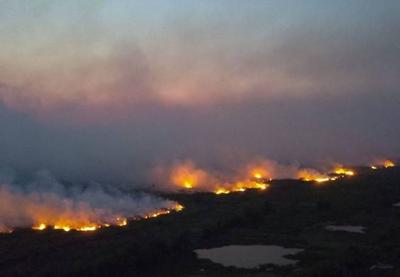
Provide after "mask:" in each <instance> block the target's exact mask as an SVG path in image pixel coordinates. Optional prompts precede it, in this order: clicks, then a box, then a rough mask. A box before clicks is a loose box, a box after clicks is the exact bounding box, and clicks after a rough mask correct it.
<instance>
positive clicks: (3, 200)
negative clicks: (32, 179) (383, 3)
mask: <svg viewBox="0 0 400 277" xmlns="http://www.w3.org/2000/svg"><path fill="white" fill-rule="evenodd" d="M48 181H49V180H47V184H46V181H44V182H36V183H34V184H29V185H27V186H21V185H18V184H14V185H0V232H2V233H9V232H12V231H13V230H14V229H15V228H32V229H33V230H37V231H42V230H46V229H54V230H63V231H66V232H68V231H82V232H90V231H95V230H97V229H99V228H106V227H110V226H119V227H123V226H126V225H127V224H128V221H129V220H139V219H146V218H153V217H157V216H160V215H164V214H168V213H171V212H172V211H176V212H178V211H181V210H182V209H183V206H181V205H179V204H178V203H176V202H173V201H168V200H164V199H162V198H160V197H156V196H153V195H150V194H148V193H131V194H128V193H123V192H121V191H119V190H116V189H115V188H104V187H101V186H99V185H92V186H89V187H86V188H82V187H76V186H75V187H65V186H63V185H62V184H60V183H58V182H55V181H54V180H51V182H48Z"/></svg>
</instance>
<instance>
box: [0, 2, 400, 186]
mask: <svg viewBox="0 0 400 277" xmlns="http://www.w3.org/2000/svg"><path fill="white" fill-rule="evenodd" d="M399 34H400V1H398V0H382V1H374V0H358V1H357V0H347V1H345V0H337V1H321V0H309V1H307V0H301V1H299V0H293V1H286V0H276V1H268V0H248V1H244V0H242V1H237V0H214V1H211V0H185V1H184V0H181V1H179V0H174V1H173V0H159V1H157V0H152V1H141V0H137V1H122V0H121V1H118V0H114V1H111V0H110V1H98V0H87V1H79V0H70V1H61V0H60V1H45V0H37V1H31V0H25V1H22V0H0V38H1V43H0V168H5V167H7V168H12V169H15V170H22V171H24V170H27V171H37V170H41V169H46V170H49V171H51V172H53V173H54V174H55V175H56V176H60V177H61V178H66V179H68V178H70V179H72V180H75V179H83V180H93V179H94V180H118V181H121V180H122V181H145V180H146V176H147V175H146V174H147V172H148V170H150V169H151V168H152V167H153V166H155V165H157V164H159V163H170V162H171V163H172V162H175V161H179V160H189V159H190V160H193V161H195V162H197V163H199V164H202V165H203V166H205V167H223V166H224V165H226V164H231V163H235V162H240V161H243V160H246V159H251V158H253V157H262V158H266V159H272V160H276V161H279V162H282V163H293V162H297V163H305V164H307V165H315V164H319V163H323V162H342V163H368V162H369V161H371V160H373V159H376V158H380V157H388V158H392V159H397V158H398V157H399V153H400V128H399V126H398V124H399V121H400V91H399V87H400V78H399V76H400V35H399Z"/></svg>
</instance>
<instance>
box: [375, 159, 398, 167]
mask: <svg viewBox="0 0 400 277" xmlns="http://www.w3.org/2000/svg"><path fill="white" fill-rule="evenodd" d="M395 166H396V164H395V163H394V162H393V161H391V160H380V161H378V162H376V164H374V165H372V166H371V169H378V168H379V167H383V168H390V167H395Z"/></svg>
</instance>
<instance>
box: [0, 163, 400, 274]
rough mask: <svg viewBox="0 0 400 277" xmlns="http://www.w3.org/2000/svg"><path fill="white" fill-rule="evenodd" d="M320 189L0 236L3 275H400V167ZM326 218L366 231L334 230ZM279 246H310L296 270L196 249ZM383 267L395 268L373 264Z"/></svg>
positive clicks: (202, 201)
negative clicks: (224, 260)
mask: <svg viewBox="0 0 400 277" xmlns="http://www.w3.org/2000/svg"><path fill="white" fill-rule="evenodd" d="M357 171H358V172H359V174H358V175H357V176H355V177H351V178H344V179H340V180H337V181H334V182H330V183H326V184H323V185H314V184H312V183H305V182H300V181H293V180H287V181H283V180H282V181H273V182H272V183H271V187H270V188H269V189H268V190H267V191H247V192H243V193H234V194H229V195H222V196H217V195H214V194H209V193H198V194H191V195H189V194H174V195H167V197H169V198H171V199H174V200H177V201H178V202H180V203H181V204H183V205H184V206H185V207H186V209H185V210H184V211H182V212H181V213H174V214H171V215H168V216H162V217H159V218H154V219H149V220H145V221H135V222H130V223H129V225H128V226H127V227H125V228H106V229H102V230H99V231H97V232H94V233H78V232H69V233H65V232H62V231H54V230H47V231H42V232H34V231H31V230H17V231H16V232H14V233H13V234H2V235H0V276H257V277H258V276H296V277H300V276H321V277H329V276H343V277H344V276H346V277H352V276H362V277H366V276H400V220H399V219H400V207H398V208H396V207H394V206H393V204H394V203H397V202H400V168H388V169H380V170H370V169H367V168H364V169H363V168H359V169H357ZM329 224H350V225H362V226H365V227H367V232H366V234H355V233H347V232H329V231H326V230H325V229H324V227H325V226H326V225H329ZM230 244H240V245H250V244H273V245H282V246H286V247H292V248H304V249H305V251H304V252H302V253H300V254H298V255H296V256H295V257H294V258H296V259H297V260H299V262H298V264H297V265H296V266H286V267H273V266H268V265H265V266H262V267H260V268H259V269H254V270H244V269H236V268H234V267H230V268H224V267H222V266H220V265H217V264H214V263H212V262H210V261H207V260H198V259H197V257H196V255H195V254H194V253H193V250H194V249H198V248H209V247H218V246H223V245H230ZM378 263H381V264H390V265H393V266H394V268H391V269H390V268H389V269H379V268H375V269H371V267H372V266H373V265H376V264H378Z"/></svg>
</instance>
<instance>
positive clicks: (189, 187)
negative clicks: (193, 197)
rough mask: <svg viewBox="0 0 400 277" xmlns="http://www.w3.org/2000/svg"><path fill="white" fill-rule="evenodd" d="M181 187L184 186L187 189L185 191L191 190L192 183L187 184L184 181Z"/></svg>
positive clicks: (187, 182)
mask: <svg viewBox="0 0 400 277" xmlns="http://www.w3.org/2000/svg"><path fill="white" fill-rule="evenodd" d="M183 186H184V187H185V188H187V189H192V188H193V185H192V183H191V182H189V181H185V182H184V184H183Z"/></svg>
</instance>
